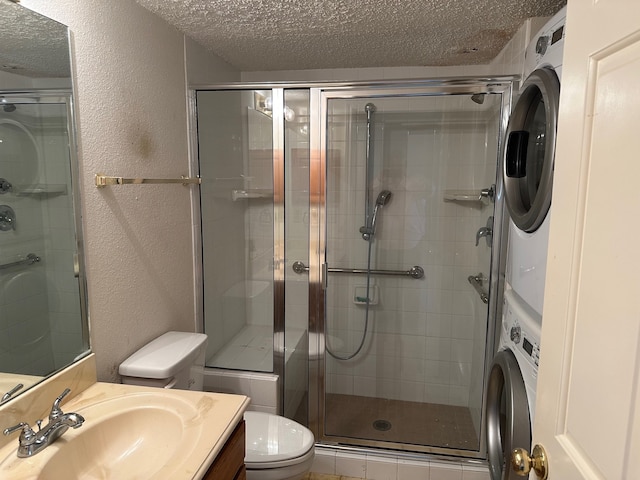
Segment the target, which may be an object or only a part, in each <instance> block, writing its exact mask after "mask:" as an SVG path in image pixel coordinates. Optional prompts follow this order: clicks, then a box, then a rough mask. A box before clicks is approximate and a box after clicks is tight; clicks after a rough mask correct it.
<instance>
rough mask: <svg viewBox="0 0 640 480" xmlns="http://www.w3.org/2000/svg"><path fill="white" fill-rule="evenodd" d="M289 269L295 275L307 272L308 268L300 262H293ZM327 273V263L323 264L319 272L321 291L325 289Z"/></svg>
mask: <svg viewBox="0 0 640 480" xmlns="http://www.w3.org/2000/svg"><path fill="white" fill-rule="evenodd" d="M291 268H292V269H293V271H294V272H296V273H297V274H301V273H305V272H309V267H308V266H306V265H305V264H304V263H303V262H301V261H296V262H293V265H292V266H291ZM328 272H329V267H328V265H327V263H326V262H325V263H323V264H322V268H321V271H320V283H321V284H322V289H323V290H326V289H327V273H328Z"/></svg>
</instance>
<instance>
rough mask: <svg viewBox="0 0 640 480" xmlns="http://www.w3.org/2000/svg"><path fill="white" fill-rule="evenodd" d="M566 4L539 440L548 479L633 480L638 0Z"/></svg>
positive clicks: (638, 288) (639, 408)
mask: <svg viewBox="0 0 640 480" xmlns="http://www.w3.org/2000/svg"><path fill="white" fill-rule="evenodd" d="M568 8H569V10H568V13H567V25H566V43H565V58H564V62H563V65H564V68H563V72H562V86H561V98H560V119H559V124H558V125H559V126H558V143H557V150H556V152H557V156H556V166H555V178H554V186H553V204H552V213H551V215H552V216H551V233H550V243H549V260H548V266H547V282H546V290H545V305H544V313H543V316H544V323H543V330H542V351H541V363H540V370H539V384H538V385H539V386H538V389H539V390H538V397H537V403H536V420H535V425H534V434H533V443H534V444H541V445H542V446H543V447H544V448H545V449H546V452H547V456H548V461H549V478H550V479H557V480H572V479H579V478H587V479H612V480H615V479H637V478H640V472H639V471H638V467H637V466H636V464H637V455H638V454H639V453H640V398H639V396H640V391H639V390H640V347H639V345H640V181H639V180H640V1H638V0H597V1H596V0H591V1H587V0H569V7H568ZM634 467H635V468H634ZM534 478H535V477H534Z"/></svg>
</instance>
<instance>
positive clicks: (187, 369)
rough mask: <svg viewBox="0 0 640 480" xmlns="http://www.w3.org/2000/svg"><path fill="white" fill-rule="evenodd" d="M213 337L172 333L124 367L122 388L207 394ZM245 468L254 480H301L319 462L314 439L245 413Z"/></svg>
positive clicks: (276, 420) (293, 425)
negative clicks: (207, 357) (205, 386)
mask: <svg viewBox="0 0 640 480" xmlns="http://www.w3.org/2000/svg"><path fill="white" fill-rule="evenodd" d="M206 345H207V336H206V335H204V334H202V333H186V332H167V333H165V334H164V335H161V336H160V337H158V338H156V339H155V340H153V341H152V342H150V343H149V344H147V345H145V346H144V347H142V348H141V349H140V350H138V351H137V352H135V353H134V354H133V355H131V356H130V357H129V358H127V359H126V360H125V361H124V362H122V364H120V368H119V372H120V375H121V376H122V383H127V384H131V385H145V386H154V387H161V388H182V389H187V390H202V383H203V375H204V357H205V352H206ZM244 421H245V438H246V441H245V447H246V455H245V467H246V470H247V479H248V480H299V479H301V478H302V477H303V476H304V475H305V474H306V473H307V472H308V471H309V469H310V468H311V464H312V463H313V458H314V438H313V433H312V432H311V430H309V429H308V428H306V427H304V426H303V425H300V424H299V423H297V422H294V421H293V420H290V419H288V418H285V417H281V416H278V415H273V414H270V413H262V412H251V411H248V412H245V414H244Z"/></svg>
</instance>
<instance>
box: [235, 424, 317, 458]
mask: <svg viewBox="0 0 640 480" xmlns="http://www.w3.org/2000/svg"><path fill="white" fill-rule="evenodd" d="M244 419H245V428H246V433H245V435H246V455H245V459H244V462H245V465H246V467H247V468H248V469H267V468H280V467H286V466H290V465H295V464H298V463H303V462H305V461H307V460H308V459H309V458H310V457H313V455H314V450H313V445H314V437H313V433H311V430H309V429H308V428H306V427H304V426H303V425H300V424H299V423H297V422H295V421H293V420H290V419H288V418H285V417H280V416H278V415H272V414H269V413H262V412H245V414H244Z"/></svg>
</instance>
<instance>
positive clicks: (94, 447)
mask: <svg viewBox="0 0 640 480" xmlns="http://www.w3.org/2000/svg"><path fill="white" fill-rule="evenodd" d="M161 392H162V393H160V394H158V393H155V392H153V390H151V391H149V392H143V393H135V394H129V395H122V396H118V397H115V398H108V399H103V400H97V399H93V400H91V404H90V405H89V406H86V407H80V406H78V407H76V408H74V409H73V411H75V412H77V413H79V414H81V415H82V416H83V417H84V418H85V423H84V424H83V425H82V426H81V427H80V428H78V429H69V430H67V432H66V433H65V434H64V435H63V436H62V437H60V438H59V439H58V440H56V441H55V442H54V443H53V444H51V445H50V446H49V447H47V448H45V449H44V450H43V451H42V452H41V453H38V454H37V455H34V456H33V457H29V458H17V456H16V455H15V446H16V445H15V444H14V445H13V447H14V448H13V449H12V453H11V454H10V455H9V456H7V457H6V458H5V459H4V460H3V461H2V462H0V472H7V473H9V475H10V478H25V479H26V478H34V479H36V478H37V479H39V480H59V479H61V478H74V479H152V478H153V479H155V478H172V477H173V478H183V477H182V475H179V474H177V475H174V473H175V472H176V470H178V469H179V468H180V465H181V464H182V463H183V462H184V459H185V458H188V457H189V455H190V454H191V452H192V451H193V449H194V447H195V444H196V443H197V442H198V441H199V440H200V439H201V438H200V437H201V433H202V429H203V427H202V424H201V422H199V421H197V420H198V419H199V418H200V413H201V412H200V411H201V409H202V408H201V407H202V402H199V403H193V402H189V401H186V400H185V399H183V398H181V397H180V396H175V395H172V394H167V393H166V392H164V391H161ZM65 410H67V411H71V410H70V409H69V408H66V409H65ZM45 423H46V421H45ZM36 468H37V473H35V474H33V473H34V472H36ZM29 472H31V473H32V474H29ZM0 476H2V474H0Z"/></svg>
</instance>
